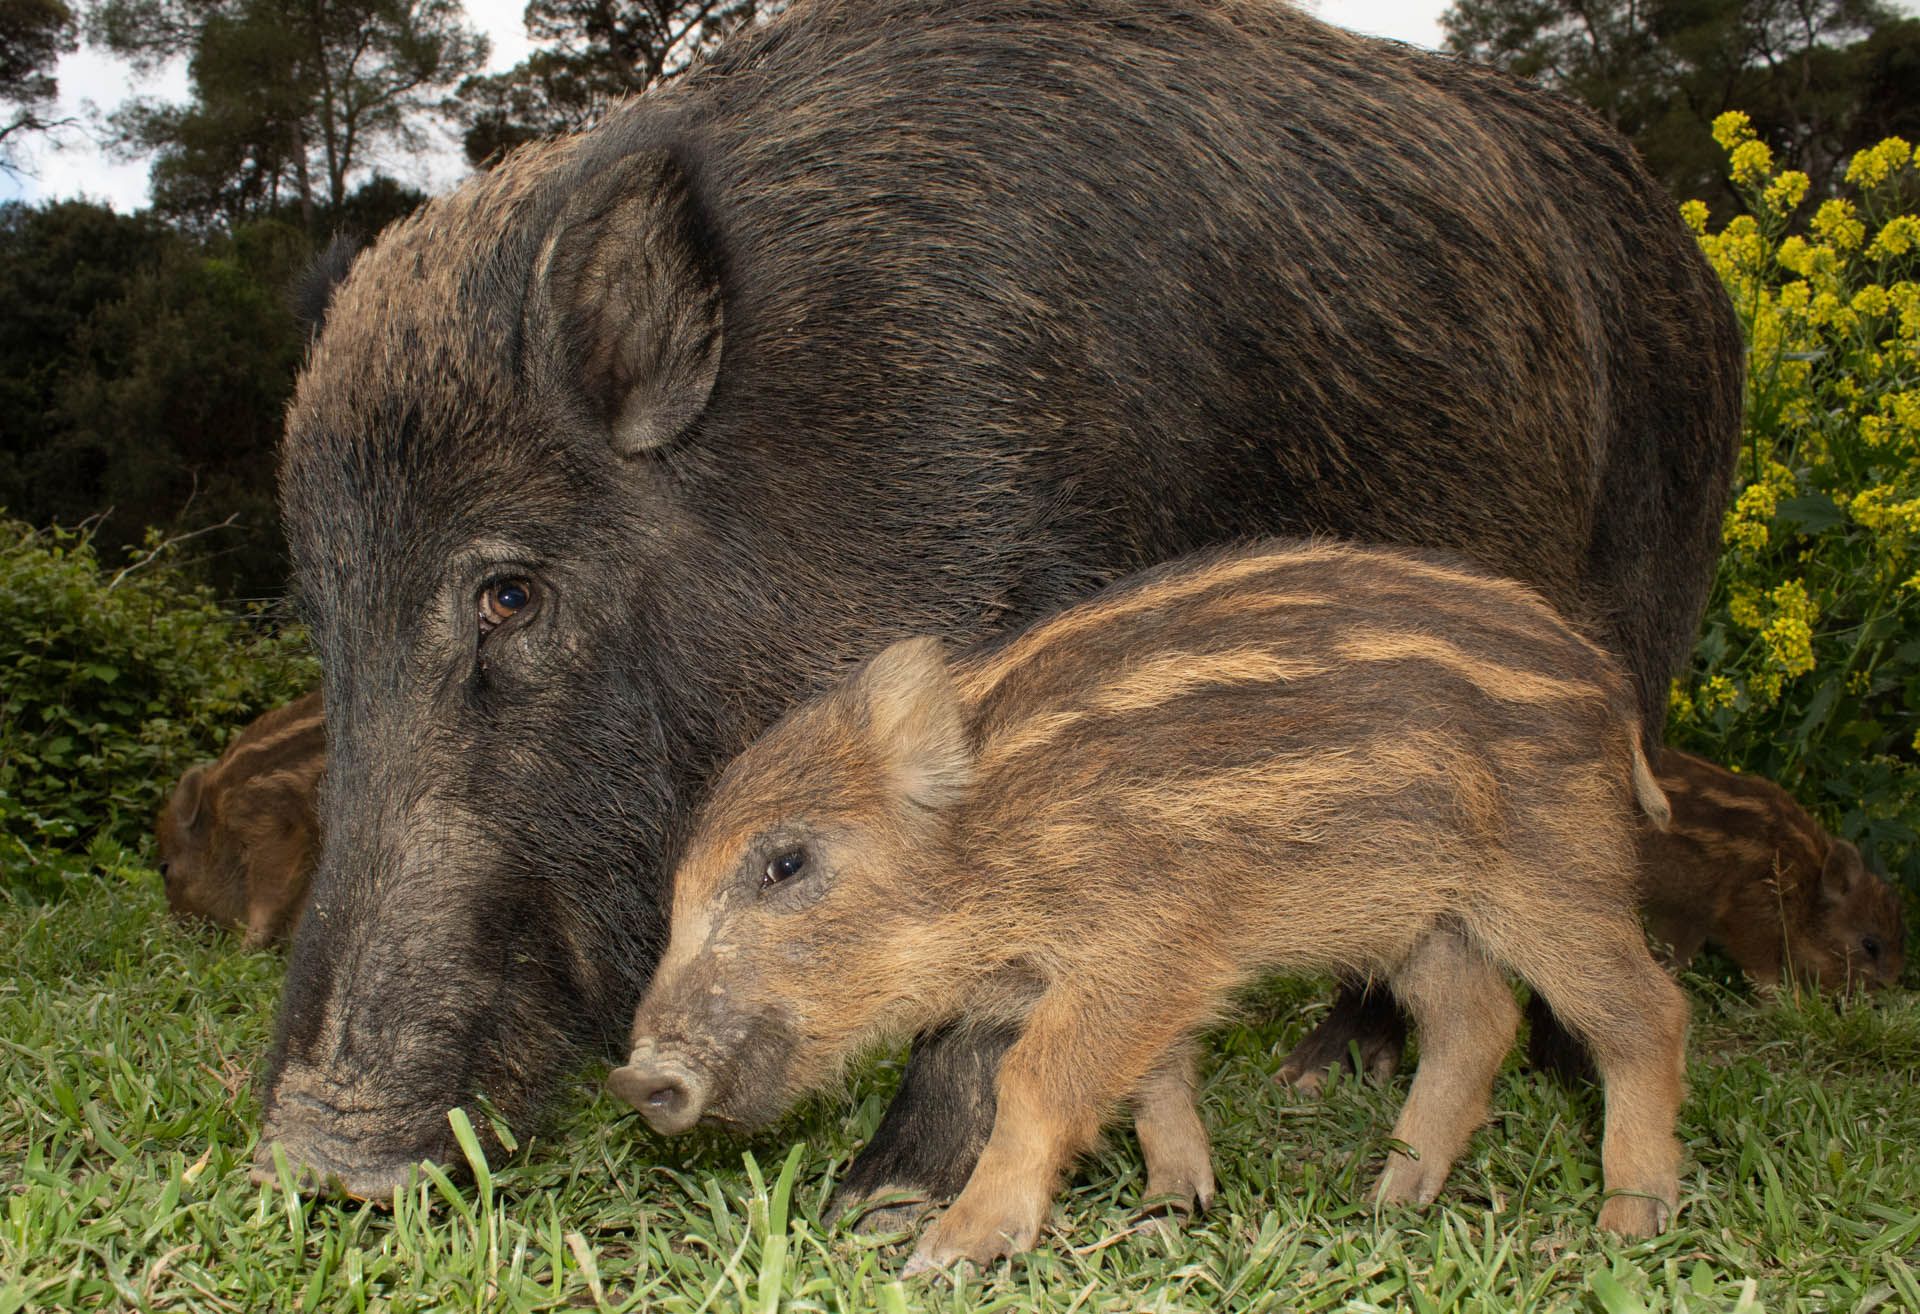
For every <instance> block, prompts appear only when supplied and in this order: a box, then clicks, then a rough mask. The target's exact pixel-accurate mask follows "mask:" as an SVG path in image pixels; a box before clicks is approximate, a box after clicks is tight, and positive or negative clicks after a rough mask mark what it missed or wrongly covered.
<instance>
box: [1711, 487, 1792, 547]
mask: <svg viewBox="0 0 1920 1314" xmlns="http://www.w3.org/2000/svg"><path fill="white" fill-rule="evenodd" d="M1779 505H1780V502H1779V494H1778V493H1777V492H1776V491H1775V490H1774V488H1773V486H1772V485H1771V484H1768V483H1766V482H1764V481H1763V482H1759V483H1751V484H1748V485H1747V486H1746V487H1745V488H1743V489H1741V490H1740V496H1739V497H1737V498H1735V499H1734V502H1733V509H1732V510H1731V511H1729V512H1727V518H1726V521H1725V523H1724V524H1723V525H1722V526H1721V529H1720V537H1721V540H1722V541H1723V542H1725V543H1727V544H1728V545H1729V546H1731V547H1744V548H1763V547H1765V546H1766V545H1767V541H1768V531H1767V526H1768V524H1769V523H1770V522H1771V521H1772V520H1773V513H1774V512H1775V511H1776V510H1777V509H1778V508H1779Z"/></svg>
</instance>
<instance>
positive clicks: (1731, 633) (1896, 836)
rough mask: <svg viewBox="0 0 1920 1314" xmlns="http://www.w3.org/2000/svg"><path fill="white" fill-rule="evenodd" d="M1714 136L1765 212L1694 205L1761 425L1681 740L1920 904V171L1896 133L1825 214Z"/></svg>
mask: <svg viewBox="0 0 1920 1314" xmlns="http://www.w3.org/2000/svg"><path fill="white" fill-rule="evenodd" d="M1714 136H1715V138H1716V139H1717V140H1718V141H1719V142H1720V144H1721V146H1722V147H1723V148H1725V149H1726V150H1727V151H1728V153H1729V160H1730V168H1729V172H1730V176H1731V177H1732V179H1733V183H1734V186H1735V188H1736V190H1737V191H1738V192H1739V193H1740V195H1741V197H1742V198H1743V200H1744V203H1745V206H1746V209H1747V213H1744V214H1740V215H1737V216H1734V217H1733V218H1731V219H1730V220H1729V221H1728V222H1727V223H1726V225H1725V226H1724V227H1722V228H1721V229H1720V230H1719V231H1718V232H1711V231H1709V226H1708V222H1707V220H1708V215H1707V210H1706V207H1705V206H1704V205H1702V204H1701V203H1699V202H1698V201H1694V202H1689V203H1688V204H1687V205H1685V206H1683V207H1682V213H1683V214H1684V215H1685V217H1686V219H1687V221H1688V223H1689V224H1691V225H1692V226H1693V228H1694V230H1695V231H1696V232H1698V233H1699V234H1700V235H1701V244H1702V246H1703V247H1704V248H1705V250H1706V253H1707V256H1708V258H1709V259H1711V260H1712V262H1713V264H1714V267H1715V268H1716V269H1718V270H1719V272H1720V276H1721V278H1722V279H1723V280H1724V281H1725V282H1726V285H1727V290H1728V291H1729V292H1730V293H1731V294H1732V297H1733V302H1734V306H1735V308H1736V309H1737V310H1738V312H1739V315H1740V320H1741V323H1742V325H1743V326H1744V328H1745V330H1746V335H1747V342H1748V346H1749V356H1748V366H1747V369H1748V374H1747V419H1746V433H1745V445H1744V449H1743V451H1742V453H1741V457H1740V467H1739V482H1738V485H1737V488H1736V493H1735V500H1734V504H1733V508H1732V510H1730V511H1729V512H1728V514H1727V518H1726V523H1725V527H1724V534H1723V537H1724V540H1725V553H1724V556H1723V557H1722V560H1721V563H1720V570H1719V575H1718V578H1717V580H1716V582H1715V584H1714V589H1713V597H1712V601H1711V603H1710V604H1709V607H1708V611H1707V617H1706V623H1705V626H1704V629H1703V632H1702V636H1701V640H1700V645H1699V647H1698V649H1697V650H1696V652H1695V656H1694V661H1693V665H1692V668H1691V669H1690V670H1689V671H1688V672H1687V674H1686V675H1685V676H1683V677H1682V678H1681V679H1679V680H1676V681H1675V682H1674V686H1673V691H1672V700H1671V711H1672V721H1671V737H1672V740H1673V742H1674V743H1676V744H1678V745H1680V746H1682V747H1692V748H1697V749H1699V750H1700V751H1701V752H1703V753H1705V754H1707V755H1709V756H1712V757H1714V758H1716V759H1717V760H1720V761H1723V762H1726V763H1729V764H1730V765H1734V766H1738V767H1741V768H1743V769H1746V770H1751V771H1755V772H1758V773H1760V774H1762V775H1765V776H1768V777H1771V778H1772V779H1774V780H1777V781H1779V782H1780V783H1782V784H1783V785H1786V786H1787V787H1788V788H1789V789H1791V790H1793V791H1794V792H1795V793H1796V794H1798V795H1799V796H1800V797H1801V799H1802V800H1803V801H1804V802H1806V803H1807V804H1808V805H1809V806H1811V807H1813V808H1814V809H1815V810H1816V811H1818V812H1819V813H1820V814H1821V816H1822V817H1823V818H1824V819H1825V820H1826V821H1828V822H1829V823H1830V824H1832V825H1834V827H1835V828H1836V829H1837V830H1838V831H1839V832H1840V833H1841V834H1843V835H1845V836H1847V837H1848V838H1850V839H1854V840H1856V841H1858V842H1860V844H1861V845H1862V847H1863V848H1864V849H1865V850H1866V851H1867V853H1868V856H1869V857H1870V858H1875V859H1877V860H1878V861H1879V862H1880V863H1881V864H1882V865H1883V867H1884V868H1885V870H1887V872H1888V873H1889V874H1890V875H1893V876H1895V877H1896V878H1897V879H1900V880H1902V881H1903V882H1904V883H1905V884H1906V885H1907V887H1908V888H1909V890H1913V891H1915V892H1920V843H1916V839H1917V838H1920V837H1916V834H1915V830H1914V826H1915V822H1916V819H1917V818H1920V736H1917V734H1916V731H1920V552H1917V551H1916V545H1917V544H1916V540H1917V539H1920V282H1917V281H1916V278H1920V213H1917V212H1916V211H1920V206H1916V205H1915V198H1916V197H1917V196H1920V174H1917V173H1916V164H1915V159H1914V152H1913V149H1912V148H1911V147H1910V146H1909V145H1908V144H1907V143H1906V142H1905V141H1902V140H1900V139H1899V138H1889V139H1888V140H1886V141H1883V142H1881V143H1880V144H1879V145H1878V146H1875V147H1874V148H1872V149H1871V150H1866V151H1861V152H1860V153H1859V154H1857V155H1856V156H1855V157H1854V159H1853V162H1852V165H1851V167H1850V168H1849V169H1848V172H1847V181H1848V182H1849V184H1851V185H1852V189H1853V192H1854V195H1853V196H1852V198H1851V199H1845V198H1832V199H1827V200H1823V201H1820V202H1819V203H1818V204H1817V205H1814V206H1808V205H1807V204H1806V200H1807V190H1808V183H1807V178H1806V176H1805V175H1804V174H1801V173H1796V172H1793V171H1784V172H1777V171H1775V169H1774V167H1773V160H1772V156H1771V153H1770V152H1769V151H1768V148H1767V146H1766V144H1765V143H1763V142H1761V141H1759V140H1758V139H1757V138H1756V137H1755V136H1754V133H1753V130H1752V128H1751V126H1750V125H1749V124H1748V122H1747V119H1746V116H1745V115H1743V114H1739V113H1729V114H1724V115H1722V116H1721V117H1720V118H1719V119H1718V120H1717V121H1716V122H1715V124H1714ZM1808 211H1810V213H1808Z"/></svg>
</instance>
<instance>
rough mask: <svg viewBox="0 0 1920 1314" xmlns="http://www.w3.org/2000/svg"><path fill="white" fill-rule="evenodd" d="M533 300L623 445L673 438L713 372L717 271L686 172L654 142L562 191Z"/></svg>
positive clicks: (693, 416)
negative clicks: (570, 191) (565, 194)
mask: <svg viewBox="0 0 1920 1314" xmlns="http://www.w3.org/2000/svg"><path fill="white" fill-rule="evenodd" d="M535 283H536V288H535V298H534V304H535V305H536V306H538V307H540V308H541V309H542V310H543V311H544V313H545V315H546V316H547V318H548V322H549V325H550V327H551V329H552V331H553V332H554V334H555V338H554V339H553V341H554V344H555V347H556V348H557V350H558V351H559V353H560V355H561V359H562V360H563V361H564V362H566V363H567V364H568V365H570V366H571V367H572V368H573V369H574V370H576V371H577V379H578V382H579V383H580V385H581V386H582V387H583V388H584V389H585V391H586V394H587V397H588V399H589V401H590V402H591V403H592V404H593V405H594V406H595V407H596V408H597V409H598V410H599V412H600V414H601V417H602V418H603V419H604V420H605V421H606V423H607V428H608V431H609V433H608V441H609V442H610V444H611V445H612V447H613V449H614V451H616V452H618V453H620V454H621V455H622V456H638V455H640V454H641V453H643V452H650V451H654V450H656V449H658V448H660V447H664V446H665V445H666V444H667V443H670V442H672V441H673V440H674V439H675V438H676V437H678V436H679V435H680V434H682V433H684V432H685V431H686V429H687V428H688V426H689V425H691V424H692V423H693V422H694V421H695V420H697V419H698V418H699V417H700V413H701V412H702V411H703V410H705V409H706V405H707V398H708V396H709V395H710V394H711V393H712V392H713V385H714V380H715V379H717V378H718V377H719V374H720V349H721V340H722V336H723V334H722V322H721V305H720V281H719V278H718V276H717V274H716V272H715V269H714V265H713V260H712V258H711V250H710V242H709V240H708V236H707V233H706V232H705V226H704V224H703V223H702V221H701V219H700V216H699V214H698V213H697V212H696V209H695V206H694V201H693V197H692V194H691V192H690V190H689V188H688V186H687V179H686V175H685V174H683V173H682V172H681V171H680V166H679V165H678V164H676V163H675V162H674V161H673V159H672V158H671V157H669V156H668V155H667V154H666V153H665V152H664V151H646V152H642V153H641V154H638V155H634V156H631V157H629V158H627V159H625V160H622V161H620V162H619V163H618V164H616V165H614V166H613V167H612V168H610V169H608V170H607V171H606V172H605V173H604V174H602V175H601V176H600V177H598V178H596V179H594V180H593V181H592V182H591V183H590V184H589V185H588V186H587V187H586V188H585V189H584V190H582V191H581V192H579V193H578V194H577V195H575V196H574V198H573V199H572V200H571V201H569V202H568V203H567V208H566V210H565V211H564V212H563V213H562V214H561V216H560V220H559V222H558V223H557V224H556V225H555V226H554V230H553V235H552V236H551V237H550V238H548V240H547V246H546V250H545V252H544V254H543V255H542V257H541V263H540V268H539V270H538V272H537V273H536V274H535Z"/></svg>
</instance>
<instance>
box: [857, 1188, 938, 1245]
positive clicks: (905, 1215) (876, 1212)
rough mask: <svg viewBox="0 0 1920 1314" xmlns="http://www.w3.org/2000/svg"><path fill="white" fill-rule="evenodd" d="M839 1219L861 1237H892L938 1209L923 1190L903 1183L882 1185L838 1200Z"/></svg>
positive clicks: (913, 1226)
mask: <svg viewBox="0 0 1920 1314" xmlns="http://www.w3.org/2000/svg"><path fill="white" fill-rule="evenodd" d="M836 1203H837V1204H839V1206H840V1221H841V1223H842V1225H843V1226H845V1227H848V1228H851V1229H852V1230H853V1231H855V1232H858V1233H860V1234H861V1235H862V1236H867V1237H875V1236H890V1235H895V1234H902V1233H908V1232H912V1231H915V1230H916V1229H917V1228H919V1226H920V1224H921V1223H922V1222H924V1221H925V1220H926V1217H927V1215H928V1214H930V1213H932V1212H933V1210H934V1208H935V1202H934V1201H933V1200H931V1199H929V1198H928V1197H927V1196H926V1195H925V1194H924V1193H922V1192H919V1191H914V1190H911V1189H909V1188H907V1187H904V1186H896V1187H891V1188H882V1189H881V1190H878V1191H875V1192H874V1193H873V1194H871V1195H861V1196H857V1197H852V1198H846V1197H843V1198H841V1199H840V1200H838V1201H836Z"/></svg>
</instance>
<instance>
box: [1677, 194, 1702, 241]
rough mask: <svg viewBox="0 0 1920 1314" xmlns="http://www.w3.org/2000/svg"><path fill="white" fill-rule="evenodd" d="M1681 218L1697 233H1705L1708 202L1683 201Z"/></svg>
mask: <svg viewBox="0 0 1920 1314" xmlns="http://www.w3.org/2000/svg"><path fill="white" fill-rule="evenodd" d="M1680 220H1681V222H1682V223H1684V224H1686V226H1687V227H1689V228H1691V229H1692V230H1693V231H1694V232H1695V233H1699V234H1702V235H1704V234H1705V233H1706V231H1707V203H1706V202H1705V201H1685V202H1682V203H1681V206H1680Z"/></svg>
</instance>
